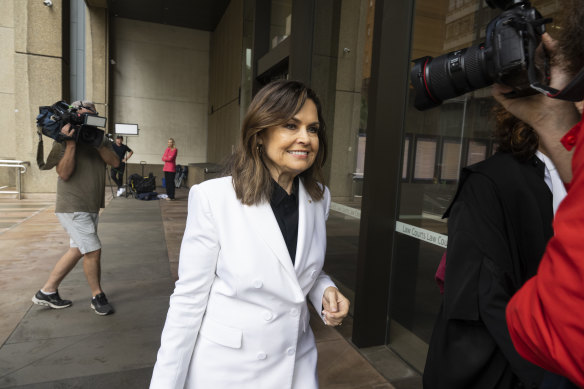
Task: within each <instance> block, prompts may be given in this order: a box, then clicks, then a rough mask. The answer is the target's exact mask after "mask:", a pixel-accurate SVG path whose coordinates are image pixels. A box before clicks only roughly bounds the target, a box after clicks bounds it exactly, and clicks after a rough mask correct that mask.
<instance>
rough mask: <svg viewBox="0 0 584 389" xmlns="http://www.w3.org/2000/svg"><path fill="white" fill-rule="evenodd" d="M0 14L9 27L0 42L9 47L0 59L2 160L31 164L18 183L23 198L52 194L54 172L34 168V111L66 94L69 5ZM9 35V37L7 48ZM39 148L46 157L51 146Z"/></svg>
mask: <svg viewBox="0 0 584 389" xmlns="http://www.w3.org/2000/svg"><path fill="white" fill-rule="evenodd" d="M0 8H1V9H2V12H1V14H2V16H0V21H1V22H2V23H3V25H5V24H9V25H8V27H9V29H8V30H7V31H5V32H3V33H2V35H3V36H1V37H0V46H1V47H3V48H5V47H6V46H8V47H9V48H8V49H5V50H6V51H5V53H6V54H7V55H1V56H0V57H1V59H0V61H1V63H2V64H1V65H0V68H1V69H5V70H3V71H0V75H2V76H4V72H5V71H6V74H7V80H8V83H4V82H2V83H0V85H2V86H0V88H6V86H5V85H7V92H8V93H7V94H6V95H3V94H1V93H0V96H2V97H1V98H2V99H3V101H2V103H3V104H0V106H1V107H2V108H0V114H1V115H2V119H1V120H2V122H1V124H0V125H1V126H2V127H3V136H2V139H4V140H8V141H7V142H6V143H5V141H3V142H2V143H4V146H3V148H4V149H3V150H2V154H5V156H6V157H8V158H14V159H22V160H27V161H30V162H31V167H30V168H29V170H28V171H27V172H26V174H24V175H23V177H22V179H23V180H22V182H23V184H22V189H23V192H24V193H32V192H55V190H56V183H57V175H56V172H55V170H52V171H40V170H39V169H38V167H37V166H36V150H37V142H38V137H37V134H36V132H37V129H36V123H35V119H36V116H37V114H38V107H39V106H41V105H50V104H53V103H54V102H56V101H58V100H61V99H63V98H64V96H66V94H67V93H65V91H64V85H67V83H66V82H64V77H66V75H67V74H68V71H67V68H68V59H67V57H68V51H67V50H68V42H69V39H68V25H67V21H68V19H69V2H68V1H67V0H53V6H51V7H47V6H45V5H43V2H42V1H35V0H26V1H22V0H12V1H10V0H3V1H1V2H0ZM10 15H11V16H12V17H10ZM10 24H11V25H10ZM10 30H12V31H10ZM10 35H13V41H12V42H10ZM3 54H4V53H3ZM11 70H12V72H11ZM11 76H12V80H10V77H11ZM5 107H8V108H5ZM7 110H8V111H11V112H8V111H7ZM44 143H45V156H46V155H48V152H49V150H50V148H51V145H52V141H50V140H49V139H47V138H45V141H44Z"/></svg>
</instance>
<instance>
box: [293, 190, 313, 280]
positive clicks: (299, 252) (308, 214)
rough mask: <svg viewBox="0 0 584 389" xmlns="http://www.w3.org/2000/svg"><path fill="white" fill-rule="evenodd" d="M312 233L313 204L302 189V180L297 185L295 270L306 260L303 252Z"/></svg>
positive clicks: (309, 242) (308, 244)
mask: <svg viewBox="0 0 584 389" xmlns="http://www.w3.org/2000/svg"><path fill="white" fill-rule="evenodd" d="M313 231H314V202H313V201H312V198H311V197H310V195H309V194H308V192H307V191H306V189H305V188H304V185H303V183H302V180H299V184H298V242H297V244H296V258H294V267H295V268H296V269H298V268H300V266H302V265H303V263H302V262H303V261H304V260H305V259H306V255H305V251H306V250H307V249H308V248H310V244H311V242H312V237H313Z"/></svg>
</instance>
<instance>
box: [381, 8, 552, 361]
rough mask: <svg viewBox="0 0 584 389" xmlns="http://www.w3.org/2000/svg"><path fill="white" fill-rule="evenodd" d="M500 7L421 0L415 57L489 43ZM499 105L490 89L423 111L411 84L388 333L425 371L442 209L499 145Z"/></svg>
mask: <svg viewBox="0 0 584 389" xmlns="http://www.w3.org/2000/svg"><path fill="white" fill-rule="evenodd" d="M558 3H559V2H557V1H555V0H552V1H549V0H548V1H533V2H532V4H533V5H534V6H535V7H537V8H538V9H539V10H540V12H542V13H543V14H544V15H545V16H554V15H553V14H554V13H555V12H556V10H557V9H558V7H559V4H558ZM499 13H500V10H493V9H491V8H489V7H488V6H487V5H486V3H485V2H484V1H482V0H438V1H437V0H417V1H416V8H415V15H414V31H413V44H412V50H411V59H415V58H419V57H423V56H432V57H438V56H441V55H443V54H446V53H448V52H451V51H454V50H458V49H461V48H466V47H469V46H473V45H477V44H479V43H482V42H484V39H485V27H486V25H487V24H488V23H489V21H490V20H491V19H493V18H494V17H495V16H497V15H498V14H499ZM493 105H494V100H493V99H492V97H491V91H490V88H485V89H481V90H477V91H474V92H471V93H468V94H466V95H464V96H460V97H458V98H455V99H452V100H448V101H445V102H444V103H443V104H442V105H440V106H439V107H437V108H433V109H430V110H427V111H423V112H421V111H418V110H416V109H415V108H414V91H413V90H412V89H411V87H410V93H409V97H408V102H407V106H408V108H407V114H406V121H405V133H404V137H403V139H404V141H403V144H402V155H403V160H402V177H401V183H400V184H399V185H400V188H399V189H400V190H399V192H400V194H401V196H400V205H399V217H398V220H397V222H396V234H395V235H396V239H395V250H394V258H393V261H392V279H391V284H390V317H391V319H390V321H389V323H388V334H387V339H388V342H389V346H390V347H391V348H392V349H394V350H395V351H396V352H397V353H399V354H400V355H401V356H402V357H403V358H404V359H406V360H407V361H408V362H410V363H411V364H412V365H413V366H414V367H416V368H417V369H418V370H420V371H422V370H423V368H424V363H425V358H426V353H427V349H428V343H429V340H430V336H431V334H432V329H433V326H434V320H435V317H436V314H437V312H438V310H439V308H440V304H441V301H442V298H441V294H440V291H439V288H438V286H437V284H436V282H435V281H434V276H435V272H436V269H437V267H438V264H439V262H440V259H441V258H442V255H443V254H444V252H445V250H446V246H447V243H448V231H447V225H446V220H445V219H442V215H443V214H444V212H445V211H446V209H447V208H448V206H449V204H450V202H451V201H452V199H453V196H454V194H455V192H456V188H457V183H458V179H459V173H460V169H461V168H463V167H464V166H467V165H470V164H473V163H476V162H479V161H481V160H483V159H485V158H487V157H488V156H490V155H492V153H493V152H494V151H495V150H496V145H495V144H494V143H493V140H492V136H491V134H492V132H493V129H494V119H493V117H492V115H491V111H492V108H493Z"/></svg>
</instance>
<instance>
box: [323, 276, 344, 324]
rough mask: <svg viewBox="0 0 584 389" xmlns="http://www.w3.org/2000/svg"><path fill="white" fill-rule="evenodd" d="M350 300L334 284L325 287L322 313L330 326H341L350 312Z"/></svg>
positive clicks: (325, 321)
mask: <svg viewBox="0 0 584 389" xmlns="http://www.w3.org/2000/svg"><path fill="white" fill-rule="evenodd" d="M349 305H351V303H350V302H349V300H348V299H347V298H346V297H345V296H343V295H342V294H341V292H339V290H338V289H337V288H335V287H334V286H329V287H328V288H326V289H325V291H324V294H323V295H322V308H323V310H322V315H323V317H324V323H325V324H326V325H329V326H333V327H334V326H340V325H341V324H342V323H343V319H344V318H345V317H347V314H348V313H349Z"/></svg>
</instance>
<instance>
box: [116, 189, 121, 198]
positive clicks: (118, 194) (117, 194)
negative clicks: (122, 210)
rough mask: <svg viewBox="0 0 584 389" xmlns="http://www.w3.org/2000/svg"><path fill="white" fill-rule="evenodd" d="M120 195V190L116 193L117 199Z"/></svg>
mask: <svg viewBox="0 0 584 389" xmlns="http://www.w3.org/2000/svg"><path fill="white" fill-rule="evenodd" d="M121 193H122V188H120V189H118V193H116V196H117V197H120V194H121Z"/></svg>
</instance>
